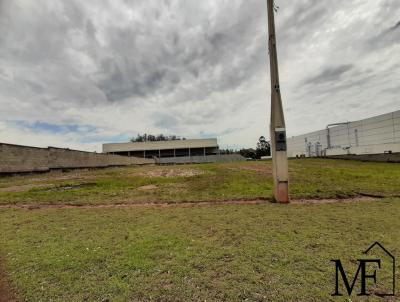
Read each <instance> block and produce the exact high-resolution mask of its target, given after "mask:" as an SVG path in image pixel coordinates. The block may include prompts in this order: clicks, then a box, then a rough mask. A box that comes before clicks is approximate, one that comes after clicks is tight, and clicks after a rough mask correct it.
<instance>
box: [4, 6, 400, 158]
mask: <svg viewBox="0 0 400 302" xmlns="http://www.w3.org/2000/svg"><path fill="white" fill-rule="evenodd" d="M276 3H277V5H278V6H279V7H280V9H279V11H278V13H277V14H276V23H277V24H276V27H277V39H278V41H277V42H278V56H279V64H280V78H281V90H282V98H283V103H284V111H285V116H286V121H287V131H288V136H292V135H297V134H302V133H305V132H309V131H313V130H318V129H322V128H324V127H325V126H326V125H327V124H328V123H333V122H342V121H348V120H349V121H352V120H357V119H362V118H367V117H371V116H374V115H377V114H383V113H387V112H391V111H394V110H398V109H400V97H399V95H400V0H335V1H332V0H296V1H294V0H277V1H276ZM268 64H269V59H268V50H267V19H266V1H265V0H202V1H198V0H179V1H174V0H164V1H162V0H143V1H139V0H136V1H128V0H125V1H123V0H109V1H99V0H85V1H82V0H76V1H75V0H63V1H56V0H35V1H32V0H0V142H7V143H16V144H24V145H33V146H48V145H50V146H58V147H69V148H78V149H83V150H97V151H100V150H101V143H103V142H116V141H127V140H129V138H130V137H132V136H136V134H137V133H143V132H147V133H155V134H157V133H164V134H177V135H180V136H185V137H187V138H202V137H217V138H218V139H219V143H220V145H221V146H222V147H226V146H228V147H233V148H235V147H236V148H238V147H241V146H248V147H254V146H255V142H256V141H257V139H258V137H259V136H260V135H266V136H269V135H268V130H267V129H268V127H269V126H268V124H269V114H270V108H269V106H270V104H269V103H270V90H269V85H270V83H269V65H268Z"/></svg>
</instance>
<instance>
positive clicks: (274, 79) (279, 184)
mask: <svg viewBox="0 0 400 302" xmlns="http://www.w3.org/2000/svg"><path fill="white" fill-rule="evenodd" d="M267 7H268V33H269V41H268V48H269V57H270V68H271V125H270V131H271V155H272V169H273V170H272V172H273V177H274V196H275V201H277V202H279V203H288V202H289V172H288V160H287V151H286V149H287V147H286V128H285V118H284V116H283V108H282V99H281V91H280V87H279V73H278V56H277V53H276V36H275V20H274V9H275V4H274V0H267Z"/></svg>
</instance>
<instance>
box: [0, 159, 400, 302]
mask: <svg viewBox="0 0 400 302" xmlns="http://www.w3.org/2000/svg"><path fill="white" fill-rule="evenodd" d="M289 168H290V180H291V195H292V198H297V199H300V198H332V197H350V196H357V195H359V194H361V193H363V194H372V195H381V196H385V198H384V199H379V200H377V201H369V202H366V201H363V202H361V201H360V202H352V203H334V204H303V205H301V204H290V205H279V204H272V203H268V202H265V203H264V204H260V205H206V206H204V205H203V206H191V207H180V206H171V207H161V208H157V207H153V208H147V207H131V208H60V209H54V208H42V209H34V210H29V209H21V208H19V209H18V208H14V209H13V208H1V207H0V234H1V235H0V258H1V260H2V261H1V263H0V264H3V266H4V268H5V270H6V272H7V273H8V277H9V279H10V280H11V282H12V284H13V285H14V286H15V288H16V289H17V291H18V294H19V297H20V298H21V300H24V301H304V302H312V301H349V300H347V299H346V296H344V297H342V298H333V297H331V296H330V294H331V293H332V291H333V290H334V283H333V281H334V267H333V264H332V263H331V262H330V260H331V259H337V258H340V259H342V260H343V263H344V265H345V268H346V269H347V270H348V271H349V273H354V272H355V270H356V263H355V260H354V259H357V258H359V257H361V256H362V255H361V253H362V252H363V251H364V250H365V249H366V248H367V247H368V246H369V245H370V244H372V243H373V242H375V241H379V242H381V243H382V244H384V245H385V247H387V248H388V249H389V250H390V251H391V252H392V253H393V254H394V255H396V256H397V257H399V256H400V241H399V239H400V236H399V230H400V219H399V217H400V198H399V196H400V165H398V164H387V163H363V162H356V161H340V160H337V161H335V160H319V159H307V160H291V161H290V162H289ZM261 197H262V198H267V199H269V198H271V197H272V179H271V166H270V162H237V163H225V164H204V165H184V166H163V167H158V166H147V167H127V168H112V169H103V170H91V171H71V172H68V173H61V172H54V173H50V174H35V175H24V176H16V177H3V178H0V204H3V205H6V204H120V203H144V202H148V201H152V202H170V201H171V202H178V203H179V202H182V201H201V200H211V201H213V200H215V201H217V200H229V199H242V198H245V199H255V198H261ZM398 263H399V262H398ZM0 269H1V267H0ZM397 272H398V273H400V267H398V268H397ZM0 277H1V276H0ZM388 277H389V271H388V267H387V266H384V267H383V275H381V273H380V274H379V278H383V280H388V279H387V278H388ZM397 277H400V276H397ZM380 280H381V279H380ZM376 290H377V291H379V290H383V288H382V287H381V285H378V286H377V288H376ZM355 292H357V289H355ZM396 298H397V300H400V298H399V297H396ZM396 298H395V299H394V300H391V301H396ZM0 300H1V299H0ZM351 301H383V300H382V299H381V298H377V297H376V296H371V297H370V298H369V299H365V298H363V299H361V298H358V297H357V296H352V297H351ZM385 301H387V300H385Z"/></svg>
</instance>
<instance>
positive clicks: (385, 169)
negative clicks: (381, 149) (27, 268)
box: [0, 159, 400, 205]
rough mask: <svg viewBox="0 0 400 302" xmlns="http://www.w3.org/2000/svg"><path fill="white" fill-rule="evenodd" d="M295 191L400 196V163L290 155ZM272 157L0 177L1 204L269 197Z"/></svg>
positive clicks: (318, 195) (307, 194) (296, 195)
mask: <svg viewBox="0 0 400 302" xmlns="http://www.w3.org/2000/svg"><path fill="white" fill-rule="evenodd" d="M290 180H291V196H292V198H294V199H302V198H345V197H351V196H358V195H362V194H371V195H379V196H388V197H393V196H399V195H400V192H399V187H400V165H398V164H386V163H363V162H355V161H340V160H336V161H335V160H313V159H310V160H292V161H290ZM271 197H272V177H271V162H236V163H223V164H204V165H185V166H146V167H136V168H132V167H129V168H114V169H104V170H92V171H83V172H82V171H72V172H69V173H60V172H53V173H51V174H39V175H26V176H18V177H6V178H0V204H10V203H19V204H32V203H42V204H78V205H83V204H115V203H148V202H155V203H157V202H182V201H204V200H210V201H215V200H230V199H258V198H260V199H271Z"/></svg>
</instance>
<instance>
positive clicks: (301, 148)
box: [287, 110, 400, 157]
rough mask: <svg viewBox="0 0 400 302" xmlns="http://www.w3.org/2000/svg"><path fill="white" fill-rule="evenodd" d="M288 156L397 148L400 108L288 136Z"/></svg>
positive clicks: (399, 138) (386, 151)
mask: <svg viewBox="0 0 400 302" xmlns="http://www.w3.org/2000/svg"><path fill="white" fill-rule="evenodd" d="M287 147H288V156H289V157H297V156H306V157H315V156H336V155H347V154H355V155H361V154H383V153H397V152H400V110H398V111H394V112H391V113H387V114H383V115H378V116H375V117H371V118H367V119H363V120H359V121H355V122H341V123H335V124H329V125H327V126H326V128H325V129H323V130H319V131H315V132H311V133H307V134H303V135H299V136H294V137H291V138H288V140H287Z"/></svg>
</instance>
